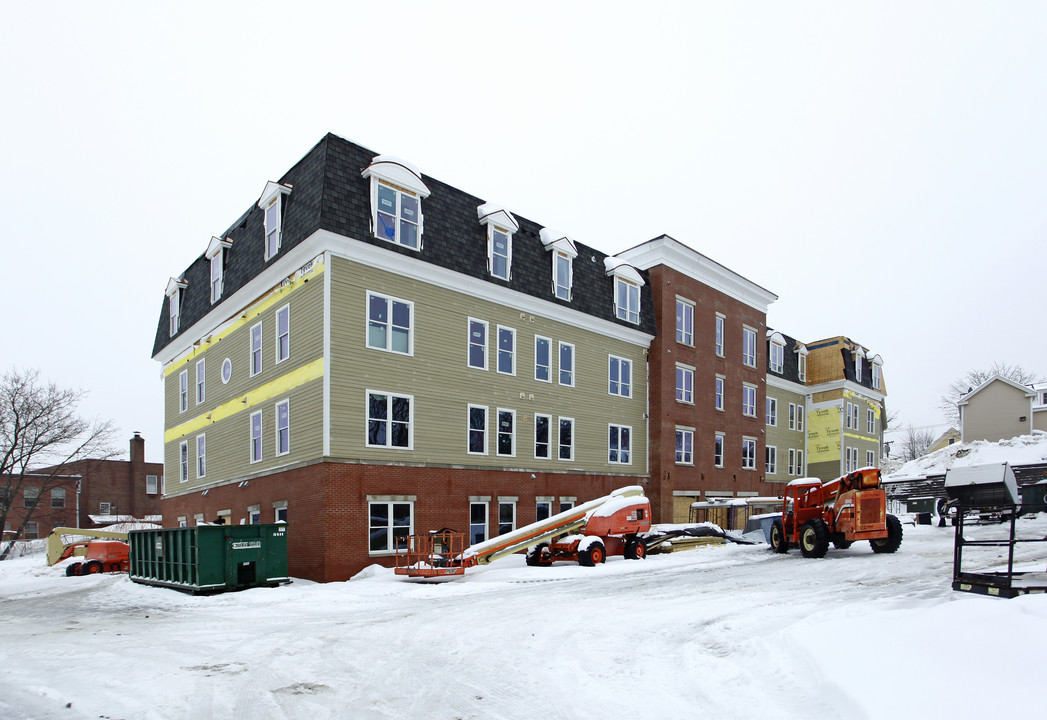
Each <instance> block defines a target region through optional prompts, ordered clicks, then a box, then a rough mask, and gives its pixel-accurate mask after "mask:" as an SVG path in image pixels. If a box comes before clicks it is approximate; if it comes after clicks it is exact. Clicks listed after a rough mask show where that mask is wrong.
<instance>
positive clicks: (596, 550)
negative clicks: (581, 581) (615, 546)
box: [578, 542, 607, 567]
mask: <svg viewBox="0 0 1047 720" xmlns="http://www.w3.org/2000/svg"><path fill="white" fill-rule="evenodd" d="M606 559H607V550H606V549H605V548H604V546H603V543H602V542H594V543H593V544H592V545H590V546H589V547H587V548H586V549H585V550H582V551H581V552H580V553H578V564H579V565H584V566H585V567H593V566H594V565H599V564H600V563H602V562H603V561H604V560H606Z"/></svg>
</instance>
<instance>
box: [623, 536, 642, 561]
mask: <svg viewBox="0 0 1047 720" xmlns="http://www.w3.org/2000/svg"><path fill="white" fill-rule="evenodd" d="M645 557H647V546H646V545H644V544H643V540H641V539H640V538H633V539H632V540H629V541H628V542H626V543H625V559H626V560H643V559H644V558H645Z"/></svg>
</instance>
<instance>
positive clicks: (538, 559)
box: [524, 543, 553, 567]
mask: <svg viewBox="0 0 1047 720" xmlns="http://www.w3.org/2000/svg"><path fill="white" fill-rule="evenodd" d="M547 547H549V543H538V544H537V545H535V546H534V547H533V548H531V549H529V550H528V551H527V555H525V556H524V562H526V563H527V564H528V565H530V566H531V567H549V566H550V565H552V564H553V561H552V560H550V559H549V554H548V553H546V552H545V549H546V548H547Z"/></svg>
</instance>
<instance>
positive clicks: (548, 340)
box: [534, 335, 553, 384]
mask: <svg viewBox="0 0 1047 720" xmlns="http://www.w3.org/2000/svg"><path fill="white" fill-rule="evenodd" d="M540 340H544V341H545V342H546V348H547V352H548V355H549V364H548V365H547V366H545V369H546V371H547V372H548V375H549V377H547V378H545V379H544V380H543V379H542V378H540V377H538V367H539V365H538V342H539V341H540ZM534 379H535V381H536V382H544V383H549V384H552V382H553V340H552V338H547V337H545V336H544V335H535V336H534Z"/></svg>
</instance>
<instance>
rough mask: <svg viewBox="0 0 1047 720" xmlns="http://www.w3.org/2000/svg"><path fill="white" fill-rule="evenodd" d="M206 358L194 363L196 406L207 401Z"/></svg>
mask: <svg viewBox="0 0 1047 720" xmlns="http://www.w3.org/2000/svg"><path fill="white" fill-rule="evenodd" d="M206 360H207V358H200V359H199V360H197V361H196V404H197V405H202V404H203V403H204V402H205V401H206V400H207V365H206Z"/></svg>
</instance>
